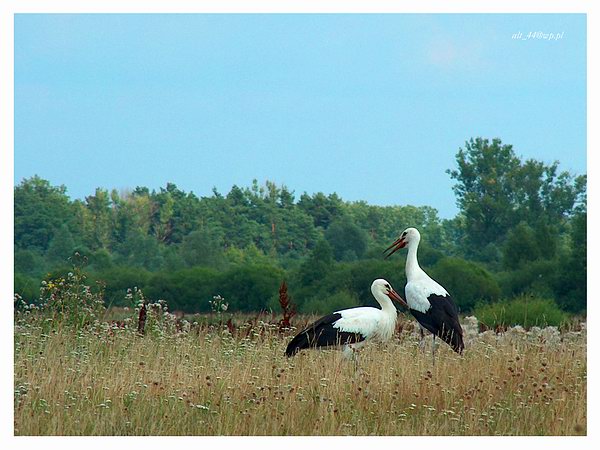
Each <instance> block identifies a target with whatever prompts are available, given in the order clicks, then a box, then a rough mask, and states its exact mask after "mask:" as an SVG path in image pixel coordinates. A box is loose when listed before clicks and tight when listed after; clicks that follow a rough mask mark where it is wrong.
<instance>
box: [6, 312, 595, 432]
mask: <svg viewBox="0 0 600 450" xmlns="http://www.w3.org/2000/svg"><path fill="white" fill-rule="evenodd" d="M403 317H404V316H403ZM411 328H413V327H412V322H411V321H409V320H408V319H405V318H403V319H402V320H401V321H400V325H399V331H398V333H397V334H396V336H395V337H394V339H393V341H391V342H389V343H388V344H386V345H383V344H372V345H369V346H367V347H365V349H364V350H363V351H361V353H360V356H359V361H358V364H357V366H356V367H355V365H354V363H353V362H352V361H348V360H345V359H344V358H343V357H342V354H341V352H339V351H336V350H322V351H316V350H311V351H304V352H302V353H300V354H299V355H297V356H295V357H293V358H286V357H285V356H284V350H285V346H286V344H287V342H288V341H289V339H290V337H291V335H292V334H293V333H294V331H295V330H290V331H289V332H288V333H286V334H281V333H280V332H279V330H278V328H277V326H276V325H271V324H262V323H261V324H260V326H259V327H255V328H253V329H249V330H248V333H246V334H245V335H244V333H238V334H234V336H232V335H231V334H230V332H229V331H227V328H226V327H224V326H223V327H214V326H211V327H198V328H197V329H194V328H192V329H191V330H190V331H189V332H186V333H177V334H164V335H153V334H150V333H149V334H147V335H145V336H141V335H138V334H137V333H136V332H135V331H134V330H132V329H130V328H127V327H126V328H120V327H118V326H116V325H113V326H108V324H104V326H102V327H93V328H90V329H80V330H77V331H75V330H73V329H71V328H61V327H55V328H53V329H45V328H44V326H43V324H41V323H39V322H22V323H19V324H16V325H15V361H14V375H15V377H14V387H15V396H14V433H15V435H254V436H258V435H581V434H586V432H587V429H586V395H587V387H586V386H587V381H586V370H587V369H586V335H585V330H584V331H582V332H565V333H563V334H562V335H561V336H560V338H558V339H554V340H552V341H550V340H546V339H544V338H542V337H540V336H532V335H530V334H527V333H506V334H505V335H500V336H496V335H494V334H493V333H492V332H486V333H484V334H477V333H474V335H472V336H470V337H469V338H468V339H467V343H466V344H467V347H466V350H465V353H464V355H463V356H458V355H456V354H455V353H453V352H452V351H451V349H450V348H449V347H448V346H446V345H445V344H441V345H440V346H439V347H438V348H437V350H436V362H435V365H432V358H431V353H430V349H429V346H428V349H427V350H426V351H425V352H424V353H423V352H421V351H420V350H419V347H418V341H417V337H416V334H415V333H414V331H411ZM428 342H430V341H429V340H428Z"/></svg>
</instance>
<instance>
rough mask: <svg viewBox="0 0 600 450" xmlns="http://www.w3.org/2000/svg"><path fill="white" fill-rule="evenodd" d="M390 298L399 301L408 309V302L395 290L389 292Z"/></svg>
mask: <svg viewBox="0 0 600 450" xmlns="http://www.w3.org/2000/svg"><path fill="white" fill-rule="evenodd" d="M388 297H389V298H391V299H392V300H395V301H397V302H398V303H400V304H401V305H402V306H404V307H405V308H408V304H407V303H406V301H404V299H403V298H402V297H400V296H399V295H398V293H397V292H396V291H395V290H393V289H392V290H390V292H388Z"/></svg>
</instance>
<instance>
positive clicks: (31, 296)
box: [14, 272, 40, 303]
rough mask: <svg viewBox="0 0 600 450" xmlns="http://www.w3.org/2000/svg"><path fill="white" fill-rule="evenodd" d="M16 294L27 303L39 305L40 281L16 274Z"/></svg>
mask: <svg viewBox="0 0 600 450" xmlns="http://www.w3.org/2000/svg"><path fill="white" fill-rule="evenodd" d="M14 280H15V287H14V291H15V292H14V293H15V294H19V295H20V296H21V298H23V299H24V300H25V301H26V302H27V303H37V302H38V301H39V297H40V280H39V279H36V278H33V277H28V276H27V275H25V274H22V273H19V272H15V277H14Z"/></svg>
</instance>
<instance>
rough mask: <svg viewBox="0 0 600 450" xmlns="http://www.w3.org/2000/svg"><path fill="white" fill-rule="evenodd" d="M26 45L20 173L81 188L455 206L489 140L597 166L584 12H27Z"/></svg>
mask: <svg viewBox="0 0 600 450" xmlns="http://www.w3.org/2000/svg"><path fill="white" fill-rule="evenodd" d="M537 31H540V32H543V33H555V34H557V35H558V34H559V33H562V38H561V39H559V40H556V41H548V40H544V39H526V37H527V34H528V33H529V32H537ZM519 32H521V33H522V35H523V36H522V37H523V38H522V39H513V35H514V34H515V33H519ZM14 50H15V68H14V75H15V128H14V130H15V153H14V175H15V179H14V184H18V183H20V182H21V180H22V179H23V178H28V177H31V176H33V175H34V174H37V175H39V176H41V177H42V178H45V179H48V180H49V181H50V182H51V183H52V184H53V185H60V184H64V185H65V186H66V187H67V193H68V194H69V195H70V196H71V197H72V198H84V197H85V196H86V195H90V194H92V193H93V192H94V190H95V188H96V187H102V188H106V189H113V188H115V189H118V190H121V189H133V188H135V187H136V186H146V187H148V188H150V189H156V190H159V189H160V187H164V186H165V185H166V183H167V182H172V183H175V184H176V185H177V186H178V187H179V188H180V189H183V190H185V191H187V192H189V191H193V192H194V193H195V194H196V195H199V196H207V195H211V190H212V188H213V187H216V188H217V189H218V190H219V191H220V192H221V193H227V192H228V191H229V190H230V189H231V187H232V185H234V184H236V185H238V186H240V187H246V186H250V184H251V182H252V180H253V179H257V180H258V181H259V183H263V182H264V181H265V180H271V181H274V182H276V183H277V184H285V185H286V186H287V187H288V188H289V189H291V190H293V191H294V192H295V194H296V199H298V198H299V196H300V195H301V194H302V193H303V192H305V191H306V192H308V193H311V194H312V193H314V192H319V191H321V192H324V193H325V194H330V193H333V192H336V193H337V194H338V195H339V196H340V197H341V198H342V199H344V200H349V201H354V200H365V201H367V202H368V203H370V204H376V205H406V204H411V205H416V206H423V205H428V206H432V207H434V208H436V209H437V210H438V211H439V213H440V216H441V217H443V218H451V217H453V216H454V215H455V214H456V213H457V211H458V210H457V208H456V205H455V197H454V193H453V192H452V185H453V184H454V182H453V180H451V179H450V176H449V175H448V174H446V172H445V171H446V170H447V169H454V168H455V159H454V158H455V154H456V152H457V151H458V148H459V147H464V143H465V141H466V140H468V139H470V138H471V137H477V136H482V137H486V138H490V140H491V139H492V138H495V137H499V138H501V139H502V141H503V143H505V144H512V145H513V147H514V150H515V152H516V154H517V155H519V156H522V157H523V158H524V159H527V158H535V159H538V160H542V161H544V162H546V163H551V162H553V161H555V160H558V161H560V163H561V164H560V168H561V169H562V170H568V171H570V172H572V173H573V174H575V175H578V174H582V173H586V172H587V169H586V150H587V149H586V146H587V144H586V17H585V15H583V14H551V15H550V14H533V15H532V14H522V15H516V14H510V15H508V14H454V15H440V14H368V15H367V14H356V15H349V14H328V15H327V14H265V15H263V14H253V15H244V14H221V15H210V14H180V15H148V14H130V15H118V14H114V15H104V14H100V15H81V14H69V15H64V14H52V15H44V14H35V15H33V14H17V15H16V16H15V47H14Z"/></svg>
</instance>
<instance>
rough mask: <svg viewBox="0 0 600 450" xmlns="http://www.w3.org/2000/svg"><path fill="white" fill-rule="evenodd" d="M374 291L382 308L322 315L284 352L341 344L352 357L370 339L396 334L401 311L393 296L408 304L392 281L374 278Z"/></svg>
mask: <svg viewBox="0 0 600 450" xmlns="http://www.w3.org/2000/svg"><path fill="white" fill-rule="evenodd" d="M371 292H372V294H373V297H375V300H377V302H378V303H379V305H380V306H381V309H378V308H372V307H370V306H359V307H355V308H349V309H342V310H341V311H336V312H334V313H331V314H328V315H326V316H324V317H321V318H320V319H319V320H317V321H316V322H314V323H313V324H311V325H309V326H308V327H306V328H305V329H304V330H302V331H301V332H300V333H298V334H297V335H296V336H295V337H294V338H293V339H292V340H291V341H290V343H289V344H288V346H287V349H286V350H285V354H286V355H287V356H294V355H295V354H296V353H298V352H299V351H300V350H302V349H305V348H317V347H329V346H336V345H342V346H344V355H345V356H346V357H350V356H353V355H354V352H356V351H358V350H359V349H360V348H361V347H362V346H363V345H365V343H366V342H368V341H372V340H374V341H379V342H385V341H387V340H389V339H390V338H391V337H392V335H393V334H394V330H395V329H396V320H397V318H398V312H397V311H396V307H395V306H394V304H393V303H392V302H391V300H394V301H397V302H398V303H400V304H402V305H403V306H407V304H406V302H405V301H404V300H403V299H402V297H400V296H399V295H398V294H397V293H396V291H394V289H393V288H392V286H391V285H390V283H388V282H387V281H386V280H383V279H381V278H380V279H377V280H375V281H373V284H372V285H371ZM390 299H391V300H390Z"/></svg>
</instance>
